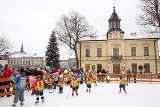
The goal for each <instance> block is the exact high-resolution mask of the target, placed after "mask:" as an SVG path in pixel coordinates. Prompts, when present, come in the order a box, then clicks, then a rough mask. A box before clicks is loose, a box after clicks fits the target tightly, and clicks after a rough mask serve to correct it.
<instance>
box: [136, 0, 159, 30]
mask: <svg viewBox="0 0 160 107" xmlns="http://www.w3.org/2000/svg"><path fill="white" fill-rule="evenodd" d="M139 1H140V2H141V4H140V5H139V7H140V8H141V9H142V12H143V13H141V14H139V15H138V19H137V21H138V22H137V23H138V24H139V25H140V26H143V27H146V28H147V30H152V31H154V32H160V13H159V5H160V3H159V2H160V1H159V0H139Z"/></svg>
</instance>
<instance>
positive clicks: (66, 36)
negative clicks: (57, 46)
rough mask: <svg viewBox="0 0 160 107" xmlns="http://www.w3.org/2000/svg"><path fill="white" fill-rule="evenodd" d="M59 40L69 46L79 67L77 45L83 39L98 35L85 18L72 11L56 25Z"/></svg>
mask: <svg viewBox="0 0 160 107" xmlns="http://www.w3.org/2000/svg"><path fill="white" fill-rule="evenodd" d="M56 32H57V36H58V39H59V40H60V41H61V42H62V43H64V44H66V45H67V46H69V48H70V49H71V50H73V51H74V53H75V56H76V66H77V67H79V62H78V53H77V43H78V41H79V40H80V39H81V38H84V37H91V36H94V35H95V34H96V32H95V31H94V30H93V27H91V26H90V25H89V24H88V22H87V21H86V19H85V17H84V16H82V15H80V13H79V12H77V11H71V12H70V13H69V14H68V16H66V15H63V16H62V17H61V18H60V21H59V22H57V24H56Z"/></svg>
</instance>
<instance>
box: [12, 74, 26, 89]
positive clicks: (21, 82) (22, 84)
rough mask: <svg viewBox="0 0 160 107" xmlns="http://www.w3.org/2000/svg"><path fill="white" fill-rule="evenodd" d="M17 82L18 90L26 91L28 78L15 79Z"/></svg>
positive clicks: (18, 77) (19, 77)
mask: <svg viewBox="0 0 160 107" xmlns="http://www.w3.org/2000/svg"><path fill="white" fill-rule="evenodd" d="M14 81H15V82H16V87H15V88H16V90H24V89H25V87H26V77H22V76H17V77H15V78H14Z"/></svg>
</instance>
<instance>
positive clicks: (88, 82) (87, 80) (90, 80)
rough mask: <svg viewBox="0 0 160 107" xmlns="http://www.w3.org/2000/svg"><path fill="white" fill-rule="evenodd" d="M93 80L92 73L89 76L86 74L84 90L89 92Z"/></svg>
mask: <svg viewBox="0 0 160 107" xmlns="http://www.w3.org/2000/svg"><path fill="white" fill-rule="evenodd" d="M92 82H93V78H92V74H91V73H90V74H89V76H87V78H86V85H87V89H86V92H88V91H89V92H91V83H92Z"/></svg>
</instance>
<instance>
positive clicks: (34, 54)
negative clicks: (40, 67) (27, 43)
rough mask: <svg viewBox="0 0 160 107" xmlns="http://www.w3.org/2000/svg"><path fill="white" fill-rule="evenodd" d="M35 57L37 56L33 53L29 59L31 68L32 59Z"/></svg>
mask: <svg viewBox="0 0 160 107" xmlns="http://www.w3.org/2000/svg"><path fill="white" fill-rule="evenodd" d="M35 55H37V53H35V54H33V55H32V56H31V57H30V58H29V59H30V64H29V65H30V66H32V58H33V57H34V56H35Z"/></svg>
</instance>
